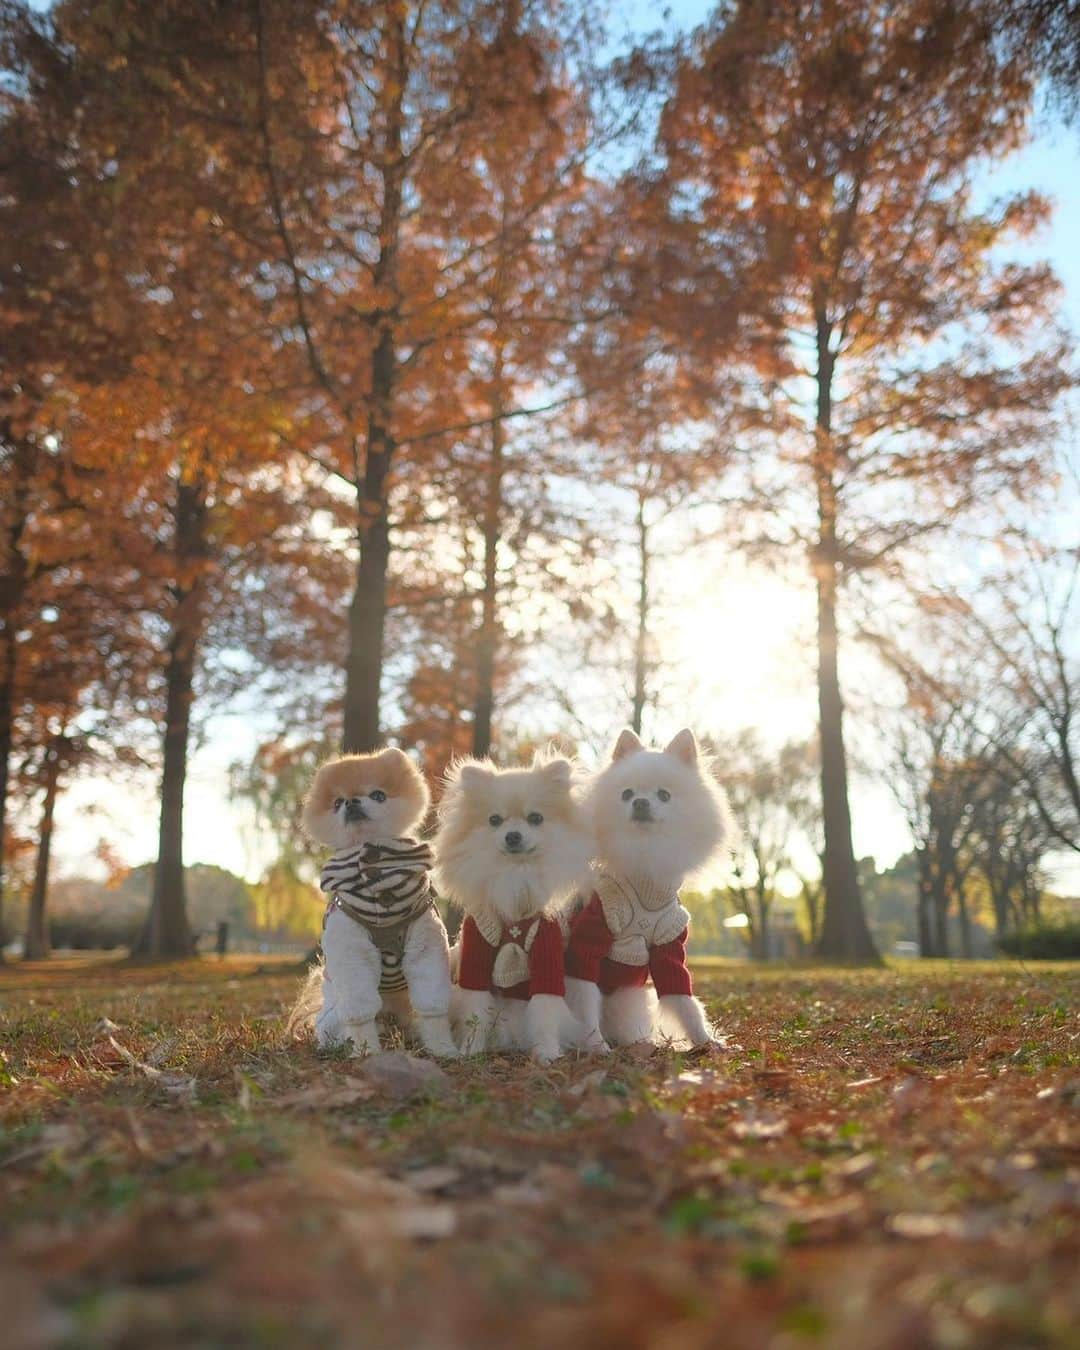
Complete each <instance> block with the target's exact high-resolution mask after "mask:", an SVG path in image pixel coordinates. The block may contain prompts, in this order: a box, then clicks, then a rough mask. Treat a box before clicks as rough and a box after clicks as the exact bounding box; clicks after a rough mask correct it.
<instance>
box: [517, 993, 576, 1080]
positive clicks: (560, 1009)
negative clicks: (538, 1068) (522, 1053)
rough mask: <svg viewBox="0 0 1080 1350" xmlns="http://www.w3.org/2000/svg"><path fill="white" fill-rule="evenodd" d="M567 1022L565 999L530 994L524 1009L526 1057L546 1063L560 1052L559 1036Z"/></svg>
mask: <svg viewBox="0 0 1080 1350" xmlns="http://www.w3.org/2000/svg"><path fill="white" fill-rule="evenodd" d="M570 1022H571V1014H570V1009H569V1008H568V1007H567V1006H566V999H564V998H561V997H560V996H559V995H558V994H533V996H532V998H530V999H529V1002H528V1005H527V1007H526V1009H525V1040H526V1043H527V1047H526V1048H527V1049H528V1051H529V1054H530V1055H532V1057H533V1059H535V1060H536V1061H537V1062H538V1063H540V1064H550V1063H551V1062H552V1060H555V1059H558V1058H559V1056H560V1055H561V1054H562V1052H563V1035H564V1033H565V1032H566V1030H567V1028H568V1024H570Z"/></svg>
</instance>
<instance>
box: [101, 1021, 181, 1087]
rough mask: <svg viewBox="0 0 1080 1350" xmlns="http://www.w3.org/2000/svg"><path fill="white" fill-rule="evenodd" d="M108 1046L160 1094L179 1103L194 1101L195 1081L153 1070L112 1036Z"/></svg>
mask: <svg viewBox="0 0 1080 1350" xmlns="http://www.w3.org/2000/svg"><path fill="white" fill-rule="evenodd" d="M109 1044H110V1045H111V1046H112V1047H113V1049H114V1050H115V1051H116V1052H117V1054H118V1055H120V1056H121V1058H123V1059H124V1060H125V1061H126V1063H127V1064H129V1065H130V1066H131V1068H133V1069H138V1070H139V1071H140V1072H141V1073H143V1074H145V1075H146V1077H147V1078H149V1079H150V1081H151V1082H152V1083H153V1084H154V1086H155V1087H158V1088H160V1089H161V1091H162V1092H165V1093H168V1095H169V1096H170V1097H175V1098H177V1100H181V1101H188V1102H191V1101H194V1100H195V1079H194V1078H192V1076H191V1075H190V1074H186V1073H167V1072H166V1071H165V1070H164V1069H158V1068H155V1067H154V1065H153V1064H147V1063H146V1062H145V1061H144V1060H141V1059H137V1058H136V1056H135V1055H133V1054H132V1053H131V1051H130V1050H128V1049H127V1048H126V1047H125V1046H123V1045H121V1044H120V1042H119V1041H118V1040H116V1038H115V1037H114V1036H110V1037H109Z"/></svg>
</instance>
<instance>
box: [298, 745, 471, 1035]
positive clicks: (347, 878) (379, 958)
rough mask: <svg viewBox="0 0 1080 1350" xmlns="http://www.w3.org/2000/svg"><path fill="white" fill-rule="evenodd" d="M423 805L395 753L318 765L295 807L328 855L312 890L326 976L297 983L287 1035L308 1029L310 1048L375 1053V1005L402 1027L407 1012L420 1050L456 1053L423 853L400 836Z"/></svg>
mask: <svg viewBox="0 0 1080 1350" xmlns="http://www.w3.org/2000/svg"><path fill="white" fill-rule="evenodd" d="M429 801H430V797H429V794H428V790H427V785H426V784H425V782H424V780H423V778H422V777H421V775H420V772H419V770H418V769H417V768H416V767H415V766H414V765H413V763H412V761H411V760H410V759H409V757H408V756H407V755H406V754H404V752H403V751H401V750H396V749H388V750H382V751H380V752H379V753H377V754H372V755H344V756H343V757H342V758H340V759H335V760H331V761H330V762H329V763H328V764H324V765H323V766H322V768H321V769H320V770H319V771H318V773H317V774H316V775H315V779H314V781H313V783H312V785H311V790H310V792H309V793H308V796H307V800H306V802H305V803H304V828H305V829H306V830H307V832H308V834H310V835H311V837H312V839H315V840H317V841H318V842H319V843H320V844H325V845H326V846H327V847H328V848H332V849H334V855H333V857H332V858H331V859H330V861H329V862H328V863H327V864H326V866H325V867H324V868H323V871H322V878H321V881H320V886H321V888H322V890H323V891H324V892H326V894H327V895H328V896H329V900H328V903H327V907H326V917H325V919H324V921H323V938H322V945H323V954H324V958H325V969H324V968H323V967H318V968H316V969H315V970H314V971H312V974H311V975H310V976H309V978H308V982H307V984H306V985H305V987H304V990H303V992H302V993H301V995H300V999H299V1002H298V1003H297V1005H296V1008H295V1009H294V1010H293V1014H292V1017H291V1018H290V1026H291V1027H292V1028H294V1029H296V1028H302V1027H304V1026H307V1025H311V1024H312V1023H314V1026H315V1038H316V1040H317V1042H318V1043H319V1044H320V1045H331V1044H334V1043H335V1042H339V1041H346V1040H351V1041H352V1044H353V1052H354V1053H355V1054H358V1055H363V1054H369V1053H371V1052H373V1051H376V1050H378V1049H379V1034H378V1031H377V1029H376V1025H375V1016H376V1014H377V1013H378V1012H379V1011H380V1009H382V1008H383V1007H385V1008H387V1009H388V1010H389V1011H390V1012H392V1013H394V1014H395V1016H396V1017H397V1018H398V1019H399V1021H402V1023H403V1024H405V1023H406V1022H407V1021H408V1019H409V1013H410V1011H411V1012H412V1013H413V1014H415V1019H416V1028H417V1031H418V1032H419V1035H420V1040H421V1041H422V1043H423V1045H424V1048H425V1049H426V1050H427V1051H428V1053H429V1054H432V1055H436V1056H439V1057H440V1058H452V1057H454V1056H456V1055H457V1049H456V1047H455V1045H454V1040H453V1037H452V1036H451V1034H450V1021H449V1003H450V961H449V947H448V944H447V940H446V929H445V928H444V927H443V922H442V920H441V919H440V918H439V915H438V913H437V912H436V910H435V907H434V902H433V898H432V894H431V884H430V879H429V873H430V870H431V862H432V854H431V849H430V847H429V845H428V844H426V843H423V842H421V841H418V840H417V839H415V838H413V837H412V836H411V833H410V831H412V830H414V829H415V828H416V827H417V826H418V825H419V824H420V822H421V821H422V820H423V818H424V816H425V815H426V813H427V809H428V803H429Z"/></svg>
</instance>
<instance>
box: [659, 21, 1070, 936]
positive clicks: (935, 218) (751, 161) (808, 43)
mask: <svg viewBox="0 0 1080 1350" xmlns="http://www.w3.org/2000/svg"><path fill="white" fill-rule="evenodd" d="M1032 78H1033V76H1032V72H1031V68H1030V64H1029V62H1028V61H1027V60H1026V59H1025V58H1024V56H1023V54H1022V53H1017V52H1012V53H1010V52H1008V51H1005V50H1003V48H1002V47H1001V45H1000V44H999V43H997V42H996V41H995V37H994V32H993V28H992V25H991V24H990V23H989V22H988V20H987V17H986V14H985V12H984V10H983V8H982V7H981V6H980V5H978V4H976V3H962V4H956V3H953V2H952V0H949V2H948V3H946V2H945V0H904V2H903V3H901V4H899V5H898V4H895V3H892V2H891V0H889V2H888V3H886V0H872V2H871V3H867V4H860V5H854V4H851V3H845V2H844V0H794V3H791V4H788V5H764V6H763V5H758V4H752V3H748V2H747V3H735V4H731V5H724V6H721V8H720V9H719V10H718V11H717V12H716V14H715V16H714V17H713V19H712V21H711V22H710V23H709V24H707V25H706V26H705V27H704V28H702V29H701V30H700V31H698V32H697V33H696V34H695V35H694V37H693V40H692V42H691V44H690V46H689V48H688V50H687V52H686V54H685V56H684V58H683V60H682V61H681V63H680V66H679V69H678V72H677V80H676V87H675V92H674V95H673V97H672V98H671V100H670V101H669V103H668V105H667V107H666V108H665V111H664V116H663V119H662V126H661V135H660V150H661V152H662V154H663V158H664V164H663V171H664V182H665V184H666V185H667V190H668V192H669V200H670V203H671V213H672V214H673V216H674V217H675V225H676V226H677V228H678V230H679V231H680V232H681V233H685V231H686V230H687V229H688V228H694V229H695V230H696V231H697V234H698V238H699V242H700V247H701V248H702V249H705V250H708V249H712V250H713V251H716V250H723V251H725V252H726V251H727V250H728V249H729V248H730V240H731V239H732V238H736V239H738V238H747V239H758V240H763V241H764V243H763V247H764V249H765V250H766V252H767V253H769V254H771V256H772V257H773V259H774V262H775V266H774V267H773V269H772V277H771V279H770V276H769V274H768V271H767V270H766V271H762V270H759V271H758V272H757V273H756V275H755V281H756V283H757V284H758V285H759V286H760V287H763V288H764V289H765V290H766V291H767V292H768V297H769V300H770V309H771V314H772V322H771V324H769V325H767V326H764V327H762V328H761V329H760V335H761V337H762V339H763V341H765V342H766V343H767V346H768V349H769V350H771V352H772V353H773V354H774V356H775V358H776V361H775V364H774V366H773V369H772V371H771V372H770V376H769V378H767V379H765V380H763V381H761V382H760V384H759V385H758V387H757V389H756V390H755V391H754V393H755V406H756V407H757V408H758V410H759V412H760V414H761V416H762V417H763V419H765V420H766V421H767V423H768V432H767V440H759V441H758V442H757V443H756V444H755V443H752V442H749V441H748V442H747V444H748V448H750V449H752V450H753V456H752V457H751V458H750V460H749V462H748V465H747V469H746V491H747V495H748V498H749V499H750V500H751V501H752V500H754V499H756V500H757V502H758V504H759V506H761V507H763V508H764V509H766V510H767V511H768V514H769V524H768V527H767V530H766V531H765V532H764V533H765V535H766V537H767V540H768V541H769V542H771V543H773V544H775V545H778V546H779V547H780V548H781V549H783V550H784V553H785V556H788V557H790V556H792V555H793V554H794V553H795V552H796V551H798V550H804V551H805V554H806V557H807V560H808V570H809V574H810V577H811V578H812V581H813V585H814V588H815V591H816V597H817V667H818V669H817V686H818V713H819V724H820V741H821V779H822V806H823V813H824V825H825V852H824V886H825V913H824V922H823V927H822V934H821V939H820V943H819V951H820V952H821V954H822V955H824V956H827V957H831V958H834V959H841V960H848V961H872V960H874V959H876V951H875V948H874V944H873V941H872V939H871V937H870V933H869V930H868V928H867V925H866V920H865V915H864V912H863V906H862V903H861V896H860V890H859V881H858V875H857V871H856V866H855V856H854V850H853V847H852V840H851V811H850V802H849V790H848V757H847V751H846V743H845V736H844V698H843V692H842V681H841V671H840V657H841V649H842V643H843V640H844V634H845V622H844V621H845V616H846V617H847V625H846V627H847V628H848V629H850V628H852V627H853V628H855V629H856V631H857V628H858V623H857V621H856V622H853V620H857V610H856V609H855V606H854V605H853V604H852V603H851V599H852V596H853V595H854V596H855V598H856V599H858V598H863V597H865V599H866V601H867V602H868V604H869V605H871V606H872V605H873V603H874V595H875V590H874V586H875V582H876V581H877V580H879V579H881V578H883V577H893V578H897V577H902V576H903V575H904V572H905V568H906V567H907V566H908V565H910V564H911V563H912V562H913V560H916V559H918V557H919V556H920V555H922V554H925V552H926V551H927V550H928V549H929V548H930V547H931V545H932V542H933V540H934V539H935V537H938V536H945V535H947V533H948V531H949V529H950V527H951V526H952V525H953V524H954V523H955V522H956V521H957V520H958V519H959V518H961V517H962V516H963V515H964V513H966V512H971V511H974V510H977V509H979V508H982V507H984V506H985V505H986V504H987V503H989V502H990V501H991V500H992V499H993V498H994V497H995V496H997V495H999V494H1002V493H1006V492H1012V493H1021V492H1023V491H1025V490H1026V489H1027V488H1028V487H1029V486H1030V484H1031V483H1032V481H1033V480H1034V479H1036V478H1037V476H1038V474H1039V472H1040V470H1041V468H1042V461H1041V459H1040V455H1039V454H1038V447H1039V446H1040V445H1041V444H1042V443H1044V442H1045V439H1046V437H1047V435H1048V434H1049V433H1050V431H1051V429H1052V415H1053V408H1054V405H1055V400H1056V398H1057V396H1058V394H1059V393H1060V391H1061V390H1062V389H1063V388H1064V386H1065V385H1066V383H1067V377H1066V373H1065V365H1064V361H1065V346H1064V344H1063V342H1062V341H1061V340H1060V338H1059V337H1058V335H1057V333H1056V330H1055V328H1054V324H1053V312H1054V310H1053V305H1054V297H1055V290H1056V287H1055V282H1054V279H1053V277H1052V275H1051V273H1050V271H1049V269H1048V268H1047V267H1044V266H1038V265H1030V266H1029V265H1024V264H1021V263H1018V262H1015V261H1008V260H1006V259H1004V258H1003V257H1002V256H1001V254H1000V253H999V252H997V250H999V248H1000V246H1001V245H1002V244H1003V243H1005V242H1006V241H1008V240H1009V239H1010V238H1015V237H1016V236H1017V235H1018V234H1021V235H1022V234H1024V233H1027V232H1029V231H1031V230H1032V229H1033V228H1034V227H1035V226H1036V225H1038V223H1039V222H1040V221H1042V220H1043V219H1044V218H1045V216H1046V213H1047V209H1048V207H1047V204H1046V203H1045V201H1043V200H1042V199H1041V198H1039V197H1037V196H1035V195H1034V194H1026V195H1021V196H1017V197H1012V198H1009V199H1007V200H1005V201H1001V202H995V203H992V204H991V205H990V206H988V207H981V206H980V205H979V203H978V198H977V195H976V190H975V186H974V179H975V174H976V170H977V169H978V168H979V167H981V166H982V165H984V164H985V163H986V162H987V161H989V160H991V159H993V158H996V157H1000V156H1002V155H1004V154H1006V153H1008V152H1009V151H1011V150H1012V149H1014V148H1015V147H1016V146H1017V145H1018V144H1019V143H1020V142H1021V141H1022V139H1023V136H1024V134H1025V127H1026V121H1027V116H1028V111H1029V108H1030V104H1031V96H1032ZM1040 339H1045V340H1044V341H1040ZM685 349H686V350H687V352H688V354H689V356H690V357H691V359H694V360H695V361H697V362H699V363H704V364H706V365H708V364H709V363H714V362H716V356H715V354H714V352H713V351H712V350H711V345H710V343H709V342H708V341H707V340H705V341H699V340H697V337H696V335H695V334H694V333H690V334H688V341H687V343H686V344H685ZM778 369H779V372H780V377H779V378H776V377H775V375H776V371H777V370H778ZM725 375H726V369H725V367H724V364H723V362H722V361H721V362H720V363H719V368H718V369H717V371H716V377H717V379H721V380H722V379H724V378H725ZM773 447H775V452H774V450H773ZM745 518H746V519H747V521H748V522H750V519H751V518H750V516H749V515H746V516H745ZM757 520H760V517H757ZM757 532H758V525H757V521H756V520H755V521H753V522H752V523H750V524H749V530H748V533H749V534H750V535H751V536H753V535H754V534H755V533H757ZM756 542H757V543H758V544H759V545H760V544H761V537H760V533H758V538H757V540H756ZM845 602H846V609H845Z"/></svg>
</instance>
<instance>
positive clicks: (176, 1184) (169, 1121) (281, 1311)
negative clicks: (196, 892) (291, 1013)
mask: <svg viewBox="0 0 1080 1350" xmlns="http://www.w3.org/2000/svg"><path fill="white" fill-rule="evenodd" d="M698 976H699V988H700V991H701V992H702V993H703V995H704V996H705V998H706V1000H707V1002H708V1005H709V1007H710V1009H711V1011H712V1013H713V1015H714V1017H715V1018H716V1019H717V1021H718V1023H719V1024H720V1026H721V1027H722V1029H723V1031H724V1032H725V1034H726V1035H727V1037H728V1038H729V1046H728V1049H727V1052H726V1053H725V1054H723V1055H711V1056H707V1057H705V1058H694V1057H691V1056H680V1055H676V1054H672V1053H670V1052H658V1053H656V1054H653V1055H641V1054H637V1053H634V1052H630V1051H624V1052H621V1053H620V1054H618V1055H616V1056H614V1057H612V1058H610V1059H605V1060H599V1059H587V1058H582V1059H570V1060H567V1061H564V1062H560V1063H559V1064H558V1065H556V1066H554V1067H552V1068H549V1069H543V1070H542V1069H539V1068H537V1067H535V1066H533V1065H531V1064H529V1063H527V1062H526V1061H524V1060H523V1059H519V1058H514V1057H485V1058H483V1059H481V1060H478V1061H474V1062H469V1063H465V1064H461V1065H453V1066H451V1067H450V1068H449V1069H448V1070H447V1079H446V1081H445V1082H444V1081H441V1080H440V1081H437V1082H436V1083H434V1084H433V1085H431V1086H428V1087H425V1086H424V1085H423V1084H419V1085H418V1084H417V1083H415V1082H413V1080H412V1078H411V1077H409V1078H407V1079H406V1081H404V1082H395V1081H383V1080H376V1079H375V1078H373V1077H372V1076H370V1075H368V1074H366V1073H365V1072H364V1071H363V1069H362V1067H361V1065H360V1064H359V1063H358V1062H356V1061H351V1060H349V1059H347V1058H344V1057H342V1056H336V1055H331V1056H323V1057H320V1056H319V1055H318V1054H317V1053H316V1052H315V1050H314V1049H313V1048H312V1046H311V1045H310V1044H301V1045H290V1044H286V1043H285V1042H284V1040H283V1035H282V1011H283V1009H284V1008H285V1006H286V1005H287V1004H288V1002H289V1000H290V998H291V997H292V995H293V994H294V992H295V989H296V987H297V984H298V978H299V977H298V976H297V974H296V973H295V971H294V970H292V969H290V968H285V967H281V966H274V965H272V964H268V963H267V962H266V961H265V959H264V960H263V961H262V962H261V963H260V962H259V961H258V960H257V959H254V958H253V959H239V958H238V959H235V960H229V961H225V962H219V961H217V960H214V959H213V958H209V959H206V960H203V961H199V962H193V963H189V964H185V965H181V966H160V965H157V966H154V965H149V966H147V965H143V966H139V965H129V964H123V963H121V964H117V963H114V962H96V963H92V964H91V963H86V962H81V961H68V962H64V961H56V962H51V963H47V964H44V965H40V964H39V965H36V966H20V967H13V968H7V969H4V970H2V971H0V1032H2V1040H0V1045H2V1047H3V1058H2V1059H0V1306H2V1307H3V1310H4V1343H5V1345H9V1346H12V1347H18V1346H24V1345H25V1346H28V1347H29V1346H50V1345H56V1346H71V1347H80V1350H82V1347H98V1346H109V1347H113V1346H116V1347H129V1346H130V1347H132V1348H133V1350H134V1347H139V1348H140V1350H142V1347H146V1346H149V1345H153V1346H155V1347H158V1346H165V1347H169V1346H185V1347H186V1346H207V1347H210V1346H224V1345H229V1346H296V1345H312V1346H314V1345H318V1346H320V1347H324V1348H326V1347H335V1346H354V1345H370V1346H395V1347H396V1346H401V1347H416V1346H447V1347H456V1346H468V1347H475V1346H488V1345H490V1346H495V1345H503V1344H506V1343H509V1342H511V1341H512V1343H513V1344H514V1345H515V1346H518V1345H520V1346H537V1347H540V1346H543V1347H550V1346H553V1345H560V1344H561V1345H564V1346H567V1347H574V1346H578V1345H589V1346H596V1347H598V1348H599V1347H605V1346H609V1345H610V1346H618V1347H620V1348H621V1347H627V1348H629V1350H633V1348H634V1347H646V1346H648V1347H653V1346H657V1347H659V1346H663V1347H667V1346H669V1345H670V1346H675V1345H678V1346H679V1348H680V1350H695V1348H696V1347H698V1346H700V1347H706V1346H714V1345H720V1344H722V1345H724V1346H726V1347H732V1348H733V1350H740V1348H741V1347H744V1346H745V1347H748V1348H749V1347H754V1350H758V1348H759V1347H777V1350H787V1348H788V1347H798V1346H803V1345H807V1346H810V1345H822V1346H829V1347H833V1346H836V1347H841V1350H845V1348H847V1347H850V1348H851V1350H856V1348H857V1350H878V1348H879V1347H880V1350H886V1348H888V1350H893V1348H894V1347H896V1348H898V1347H902V1346H903V1347H907V1346H924V1345H925V1346H940V1347H943V1348H945V1350H954V1348H955V1350H964V1347H968V1346H970V1347H972V1350H983V1347H987V1346H1010V1347H1013V1346H1021V1345H1023V1346H1029V1345H1030V1346H1067V1345H1074V1344H1076V1343H1077V1342H1076V1340H1075V1339H1070V1338H1072V1337H1074V1328H1075V1327H1076V1326H1077V1324H1078V1321H1080V1318H1078V1314H1080V1306H1078V1305H1080V1288H1078V1282H1077V1280H1076V1278H1075V1274H1076V1270H1077V1258H1078V1256H1080V1240H1078V1239H1080V1229H1078V1215H1077V1195H1078V1171H1077V1169H1078V1168H1080V1137H1078V1134H1077V1130H1076V1124H1077V1119H1078V1115H1080V1112H1078V1107H1080V1074H1078V1072H1077V1059H1078V1053H1080V1039H1078V1031H1080V1026H1078V1021H1077V993H1078V990H1080V966H1067V965H1056V966H1052V967H1050V966H1039V965H1030V966H1026V967H1025V966H1021V965H1010V964H1005V963H999V964H993V965H982V966H977V967H971V966H966V967H965V966H962V965H956V966H949V965H947V964H946V963H932V964H927V965H924V964H917V963H907V964H904V965H902V966H897V967H895V968H891V969H885V970H880V971H871V972H857V971H824V970H812V969H796V970H786V971H785V970H764V971H757V970H748V969H747V968H746V967H744V966H738V967H736V966H730V965H724V964H721V963H709V964H708V965H706V964H704V963H703V964H702V967H701V968H700V969H699V972H698ZM413 1091H417V1092H418V1093H419V1095H410V1094H411V1093H412V1092H413Z"/></svg>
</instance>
